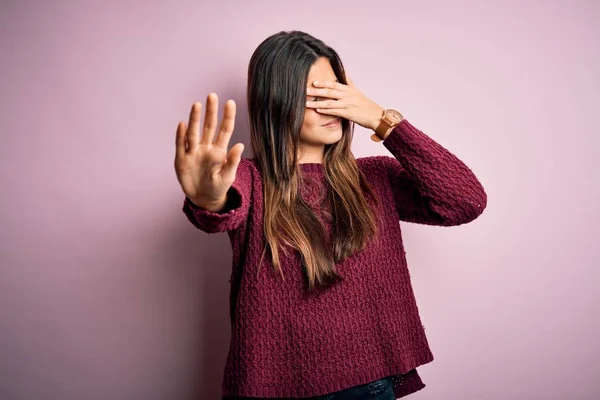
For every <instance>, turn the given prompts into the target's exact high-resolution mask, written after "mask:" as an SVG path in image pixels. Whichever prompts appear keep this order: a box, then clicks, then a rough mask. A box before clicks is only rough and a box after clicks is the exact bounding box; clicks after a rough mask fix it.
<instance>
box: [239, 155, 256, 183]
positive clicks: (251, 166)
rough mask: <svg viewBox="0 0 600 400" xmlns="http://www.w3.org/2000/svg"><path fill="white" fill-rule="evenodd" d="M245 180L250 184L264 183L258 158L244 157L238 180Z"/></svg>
mask: <svg viewBox="0 0 600 400" xmlns="http://www.w3.org/2000/svg"><path fill="white" fill-rule="evenodd" d="M239 179H242V180H245V181H250V182H260V181H262V179H261V175H260V168H259V166H258V162H257V161H256V158H244V157H242V159H241V161H240V165H238V168H237V172H236V180H239Z"/></svg>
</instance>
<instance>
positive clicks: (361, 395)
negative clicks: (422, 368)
mask: <svg viewBox="0 0 600 400" xmlns="http://www.w3.org/2000/svg"><path fill="white" fill-rule="evenodd" d="M225 400H265V399H262V398H257V397H228V398H225ZM268 400H288V399H268ZM295 400H396V396H395V395H394V384H393V381H392V378H391V377H388V378H383V379H380V380H378V381H374V382H371V383H367V384H365V385H360V386H353V387H351V388H348V389H344V390H340V391H339V392H334V393H329V394H325V395H323V396H316V397H310V398H303V399H295Z"/></svg>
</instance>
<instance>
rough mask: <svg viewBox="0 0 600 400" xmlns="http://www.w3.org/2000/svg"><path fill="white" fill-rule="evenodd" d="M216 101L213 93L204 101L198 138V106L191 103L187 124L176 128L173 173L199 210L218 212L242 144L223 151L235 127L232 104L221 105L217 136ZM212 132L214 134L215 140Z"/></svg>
mask: <svg viewBox="0 0 600 400" xmlns="http://www.w3.org/2000/svg"><path fill="white" fill-rule="evenodd" d="M218 109H219V99H218V97H217V95H216V94H215V93H211V94H209V95H208V97H207V99H206V115H205V116H204V125H203V127H202V135H200V119H201V115H202V104H201V103H194V105H193V106H192V110H191V112H190V120H189V124H188V125H187V126H186V124H185V122H180V123H179V124H178V125H177V139H176V151H175V172H176V174H177V180H178V181H179V184H180V185H181V188H182V189H183V192H184V193H185V195H186V196H187V197H189V199H190V200H191V201H192V202H193V203H194V204H196V205H197V206H199V207H202V208H204V209H206V210H209V211H219V210H221V209H222V208H223V207H224V206H225V203H226V201H227V191H228V190H229V188H230V187H231V185H232V184H233V182H234V180H235V175H236V171H237V168H238V165H239V164H240V161H241V159H242V152H243V151H244V145H243V144H242V143H237V144H236V145H235V146H233V147H232V148H231V150H229V152H227V146H228V145H229V140H230V139H231V134H232V133H233V128H234V125H235V102H234V101H233V100H228V101H227V102H226V103H225V115H224V116H223V120H222V122H221V126H220V127H219V131H218V133H217V124H218V117H217V114H218ZM215 133H217V135H216V138H215Z"/></svg>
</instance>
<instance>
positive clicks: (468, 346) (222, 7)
mask: <svg viewBox="0 0 600 400" xmlns="http://www.w3.org/2000/svg"><path fill="white" fill-rule="evenodd" d="M599 4H600V3H599V2H595V1H566V0H565V1H532V2H521V1H516V0H515V1H499V2H491V1H490V2H484V1H452V2H450V1H441V0H440V1H436V2H433V1H391V0H390V1H387V2H381V1H368V2H354V1H350V0H348V1H345V2H341V1H294V2H291V1H287V2H283V1H281V2H276V1H266V0H264V1H237V2H234V1H194V2H191V1H189V2H183V1H179V2H177V1H174V2H166V1H164V2H158V1H153V2H147V1H118V2H117V1H96V2H92V1H86V2H75V1H38V2H30V1H29V2H28V1H21V2H19V1H6V0H4V1H2V2H1V5H0V46H1V51H2V56H1V61H0V80H1V81H0V82H1V90H0V96H1V103H0V107H1V108H0V110H1V113H2V114H1V118H0V132H1V138H2V141H1V144H0V163H1V168H0V177H1V190H2V195H1V197H0V201H1V203H0V234H1V236H0V265H1V270H0V273H1V276H0V398H2V399H4V400H16V399H27V400H29V399H32V400H37V399H49V400H55V399H67V400H71V399H73V400H75V399H77V400H85V399H103V400H104V399H107V400H108V399H110V400H113V399H123V400H154V399H157V400H158V399H169V400H171V399H191V398H194V396H197V397H198V396H199V398H203V399H217V398H219V395H220V385H221V377H222V372H223V366H224V363H225V357H226V354H227V348H228V344H229V319H228V318H229V314H228V310H229V308H228V296H229V283H228V279H229V275H230V268H231V266H230V262H231V250H230V245H229V239H228V238H227V235H225V234H219V235H207V234H205V233H203V232H201V231H199V230H196V229H195V228H194V227H193V226H192V225H191V224H190V223H189V222H188V221H187V219H186V218H185V216H184V214H183V213H182V212H181V208H182V205H183V199H184V196H183V193H182V191H181V189H180V187H179V186H178V183H177V181H176V177H175V173H174V169H173V158H174V142H175V140H174V137H175V128H176V125H177V123H178V122H179V121H180V120H185V119H187V117H188V114H189V109H190V106H191V104H192V103H193V102H194V101H202V102H204V101H205V98H206V94H207V93H209V92H210V91H216V92H217V93H218V94H219V95H220V101H221V106H222V105H223V103H224V101H225V100H226V99H228V98H233V99H234V100H236V101H237V103H238V110H239V113H238V117H237V128H236V131H235V133H234V138H233V140H234V141H235V142H237V141H242V142H244V143H245V144H246V150H245V152H244V156H246V157H248V156H250V155H251V149H250V146H249V137H248V129H247V112H246V103H245V87H246V71H247V65H248V61H249V58H250V56H251V54H252V52H253V51H254V49H255V48H256V47H257V46H258V44H259V43H260V42H261V41H262V40H264V39H265V38H266V37H267V36H269V35H271V34H273V33H275V32H278V31H280V30H292V29H298V30H304V31H306V32H309V33H311V34H313V35H315V36H316V37H318V38H321V39H323V40H324V41H326V42H327V43H328V44H330V45H331V46H333V47H334V48H335V49H336V50H337V51H338V52H339V53H340V55H341V57H342V59H343V61H344V63H345V65H346V67H347V71H348V74H349V76H350V77H351V78H352V79H353V80H354V82H355V83H356V85H357V86H358V87H359V88H360V89H361V90H362V91H363V92H364V93H365V94H366V95H367V96H368V97H370V98H371V99H373V100H374V101H376V102H377V103H379V104H380V105H382V106H384V107H389V108H395V109H398V110H400V111H401V112H402V113H403V114H404V115H405V117H406V118H407V119H408V120H409V121H411V123H413V124H414V125H415V126H416V127H418V128H419V129H421V130H423V131H424V132H425V133H427V134H428V135H429V136H431V137H432V138H434V139H435V140H436V141H438V142H439V143H441V144H442V145H444V146H445V147H446V148H448V149H449V150H450V151H452V152H453V153H455V154H456V155H458V156H459V157H460V158H461V159H462V160H463V161H465V162H466V163H467V165H469V166H470V167H471V168H472V169H473V170H474V172H475V173H476V174H477V176H478V177H479V178H480V180H481V181H482V183H483V185H484V186H485V188H486V190H487V193H488V196H489V205H488V208H487V210H486V211H485V212H484V214H483V215H482V216H481V217H480V218H479V219H477V220H475V221H474V222H472V223H470V224H468V225H464V226H459V227H453V228H440V227H426V226H418V225H414V224H403V226H404V239H405V241H406V248H407V256H408V262H409V267H410V269H411V274H412V280H413V284H414V287H415V292H416V296H417V299H418V304H419V308H420V312H421V316H422V318H423V323H424V325H425V326H426V332H427V334H428V337H429V340H430V343H431V346H432V349H433V353H434V355H435V358H436V359H435V361H434V362H433V363H431V364H428V365H426V366H423V367H421V368H420V369H419V370H420V372H421V374H422V376H423V379H424V381H425V382H426V384H427V385H428V386H427V388H426V389H425V390H423V391H421V392H418V393H416V394H414V395H412V396H411V398H414V399H421V400H425V399H456V400H471V399H473V400H475V399H477V400H484V399H485V400H492V399H493V400H504V399H561V400H562V399H569V400H572V399H598V398H600V380H599V379H598V378H597V373H598V371H599V370H598V358H599V357H600V344H599V340H598V338H599V337H600V322H599V318H600V310H599V303H600V294H599V290H598V282H599V279H600V272H599V271H598V268H599V267H600V252H599V245H598V225H599V223H600V220H599V215H600V214H599V204H600V198H599V197H600V196H599V194H600V179H599V178H600V175H599V166H598V160H599V158H600V154H599V148H600V138H599V133H600V132H599V129H598V120H597V117H598V106H599V105H600V79H599V74H598V71H600V46H599V45H598V41H599V39H600V24H598V21H599V20H600V5H599ZM353 151H354V153H355V155H356V156H357V157H361V156H368V155H378V154H389V152H388V151H387V150H386V149H385V148H384V147H383V146H382V145H381V144H380V143H374V142H372V141H371V140H370V139H369V132H367V131H366V130H364V129H362V128H357V130H356V134H355V139H354V142H353ZM351 367H352V366H351V365H350V364H349V366H348V368H351Z"/></svg>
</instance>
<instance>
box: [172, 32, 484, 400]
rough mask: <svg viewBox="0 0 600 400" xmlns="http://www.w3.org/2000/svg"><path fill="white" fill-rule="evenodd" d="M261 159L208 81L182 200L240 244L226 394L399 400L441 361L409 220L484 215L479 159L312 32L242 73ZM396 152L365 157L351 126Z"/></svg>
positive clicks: (196, 110)
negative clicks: (426, 323) (410, 246)
mask: <svg viewBox="0 0 600 400" xmlns="http://www.w3.org/2000/svg"><path fill="white" fill-rule="evenodd" d="M247 101H248V110H249V118H250V133H251V143H252V150H253V151H254V154H255V157H254V158H252V159H245V158H242V152H243V149H244V147H243V145H242V144H241V143H238V144H236V145H235V146H233V147H232V148H231V149H230V150H229V151H227V148H228V144H229V141H230V138H231V135H232V132H233V130H234V118H235V104H234V102H233V101H231V100H230V101H228V102H226V104H225V112H224V117H223V120H222V123H221V124H220V127H219V128H218V131H217V125H218V120H217V107H218V105H217V104H218V100H217V96H216V95H215V94H210V95H209V96H208V98H207V101H206V113H205V117H204V123H203V128H202V132H200V119H201V108H202V105H201V104H199V103H196V104H194V106H193V107H192V111H191V115H190V119H189V124H188V125H187V126H186V124H185V123H183V122H180V123H179V125H178V127H177V145H176V147H177V151H176V158H175V169H176V172H177V178H178V180H179V183H180V184H181V187H182V189H183V191H184V193H185V195H186V198H185V201H184V206H183V211H184V212H185V214H186V215H187V217H188V219H189V220H190V222H191V223H192V224H194V225H195V226H196V227H197V228H199V229H201V230H203V231H205V232H208V233H214V232H227V233H228V235H229V238H230V240H231V244H232V248H233V268H232V274H231V295H230V306H231V309H230V317H231V343H230V349H229V355H228V357H227V363H226V367H225V374H224V380H223V397H225V398H317V399H395V398H397V397H402V396H405V395H408V394H410V393H413V392H415V391H417V390H419V389H421V388H423V387H424V384H423V383H422V381H421V379H420V378H419V375H418V374H417V371H416V368H417V367H418V366H420V365H423V364H425V363H428V362H430V361H432V360H433V355H432V353H431V351H430V349H429V345H428V342H427V339H426V336H425V333H424V328H423V325H422V324H421V320H420V317H419V313H418V309H417V305H416V301H415V298H414V294H413V291H412V287H411V283H410V275H409V271H408V268H407V265H406V258H405V252H404V247H403V244H402V237H401V231H400V226H399V223H398V222H399V220H402V221H409V222H415V223H422V224H430V225H442V226H451V225H459V224H464V223H467V222H469V221H472V220H474V219H475V218H477V216H479V215H480V214H481V212H482V211H483V209H484V208H485V206H486V200H487V198H486V194H485V192H484V190H483V188H482V186H481V184H480V183H479V181H478V180H477V178H476V177H475V176H474V174H473V173H472V172H471V171H470V169H469V168H468V167H467V166H465V165H464V164H463V163H462V162H461V161H460V160H459V159H458V158H456V157H455V156H454V155H453V154H451V153H450V152H449V151H447V150H446V149H444V148H443V147H442V146H441V145H439V144H438V143H436V142H435V141H433V140H432V139H430V138H429V137H428V136H426V135H425V134H424V133H423V132H421V131H419V130H418V129H417V128H415V127H414V126H413V125H411V124H410V123H409V122H408V121H407V120H406V119H404V118H403V116H402V115H401V114H400V113H399V112H397V111H394V110H384V109H383V108H382V107H381V106H379V105H378V104H377V103H375V102H373V101H372V100H370V99H369V98H367V97H366V96H365V95H363V94H362V93H361V92H360V91H359V90H358V89H357V88H356V87H355V86H354V85H353V84H352V82H351V81H349V80H348V79H347V77H346V74H345V72H344V67H343V65H342V62H341V61H340V58H339V57H338V55H337V53H336V52H335V51H334V50H333V49H332V48H330V47H328V46H327V45H326V44H324V43H323V42H322V41H320V40H318V39H316V38H314V37H312V36H310V35H308V34H306V33H303V32H297V31H294V32H280V33H277V34H275V35H273V36H271V37H269V38H267V39H266V40H265V41H264V42H263V43H261V44H260V45H259V47H258V48H257V49H256V51H255V52H254V54H253V55H252V58H251V60H250V65H249V70H248V92H247ZM354 123H356V124H359V125H361V126H363V127H365V128H368V129H371V130H373V131H374V132H375V133H374V134H373V136H372V139H373V140H375V141H382V142H383V146H385V147H386V148H387V149H388V150H389V151H390V153H391V155H392V156H393V157H392V156H375V157H364V158H359V159H355V158H354V157H353V155H352V153H351V150H350V144H351V141H352V137H353V124H354Z"/></svg>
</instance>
